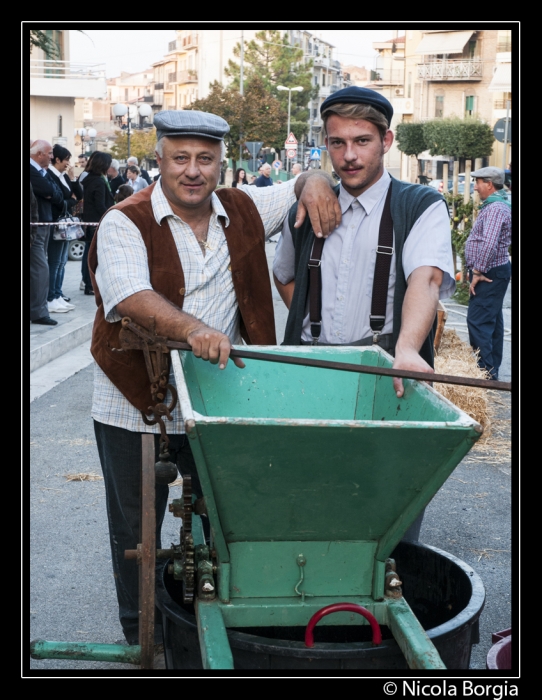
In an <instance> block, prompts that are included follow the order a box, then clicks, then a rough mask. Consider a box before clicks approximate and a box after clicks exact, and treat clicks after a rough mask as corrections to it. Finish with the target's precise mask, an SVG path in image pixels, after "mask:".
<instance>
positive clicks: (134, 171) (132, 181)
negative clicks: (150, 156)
mask: <svg viewBox="0 0 542 700" xmlns="http://www.w3.org/2000/svg"><path fill="white" fill-rule="evenodd" d="M126 177H127V178H128V179H127V180H126V184H127V185H130V187H131V188H132V189H133V190H134V194H135V193H136V192H139V190H144V189H145V187H148V186H149V185H148V183H147V182H146V181H145V180H144V179H143V178H142V177H141V176H140V175H139V168H138V167H137V165H129V166H128V167H127V168H126Z"/></svg>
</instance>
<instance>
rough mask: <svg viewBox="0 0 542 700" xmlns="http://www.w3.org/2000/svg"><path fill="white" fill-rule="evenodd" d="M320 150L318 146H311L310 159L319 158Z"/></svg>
mask: <svg viewBox="0 0 542 700" xmlns="http://www.w3.org/2000/svg"><path fill="white" fill-rule="evenodd" d="M320 157H321V151H320V149H319V148H311V155H310V160H320Z"/></svg>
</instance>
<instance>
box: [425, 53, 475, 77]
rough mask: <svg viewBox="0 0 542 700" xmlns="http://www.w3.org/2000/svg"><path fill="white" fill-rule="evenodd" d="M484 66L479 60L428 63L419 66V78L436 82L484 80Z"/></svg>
mask: <svg viewBox="0 0 542 700" xmlns="http://www.w3.org/2000/svg"><path fill="white" fill-rule="evenodd" d="M482 65H483V64H482V60H481V59H479V58H470V59H469V58H465V59H459V60H457V61H447V60H435V61H428V62H427V63H419V64H418V78H421V79H422V80H434V81H453V80H461V81H464V80H468V81H474V80H482Z"/></svg>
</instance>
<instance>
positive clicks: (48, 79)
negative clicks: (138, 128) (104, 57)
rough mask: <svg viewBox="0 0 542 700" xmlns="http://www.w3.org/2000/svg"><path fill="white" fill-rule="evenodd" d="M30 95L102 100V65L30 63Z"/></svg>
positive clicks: (50, 61)
mask: <svg viewBox="0 0 542 700" xmlns="http://www.w3.org/2000/svg"><path fill="white" fill-rule="evenodd" d="M30 94H31V95H36V96H41V97H84V98H91V99H92V98H94V99H102V98H104V99H105V98H107V83H106V80H105V64H104V63H95V64H91V63H74V62H73V61H55V60H43V59H31V61H30Z"/></svg>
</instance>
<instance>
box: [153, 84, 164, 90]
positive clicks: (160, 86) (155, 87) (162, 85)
mask: <svg viewBox="0 0 542 700" xmlns="http://www.w3.org/2000/svg"><path fill="white" fill-rule="evenodd" d="M154 89H155V90H163V89H164V83H154Z"/></svg>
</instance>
